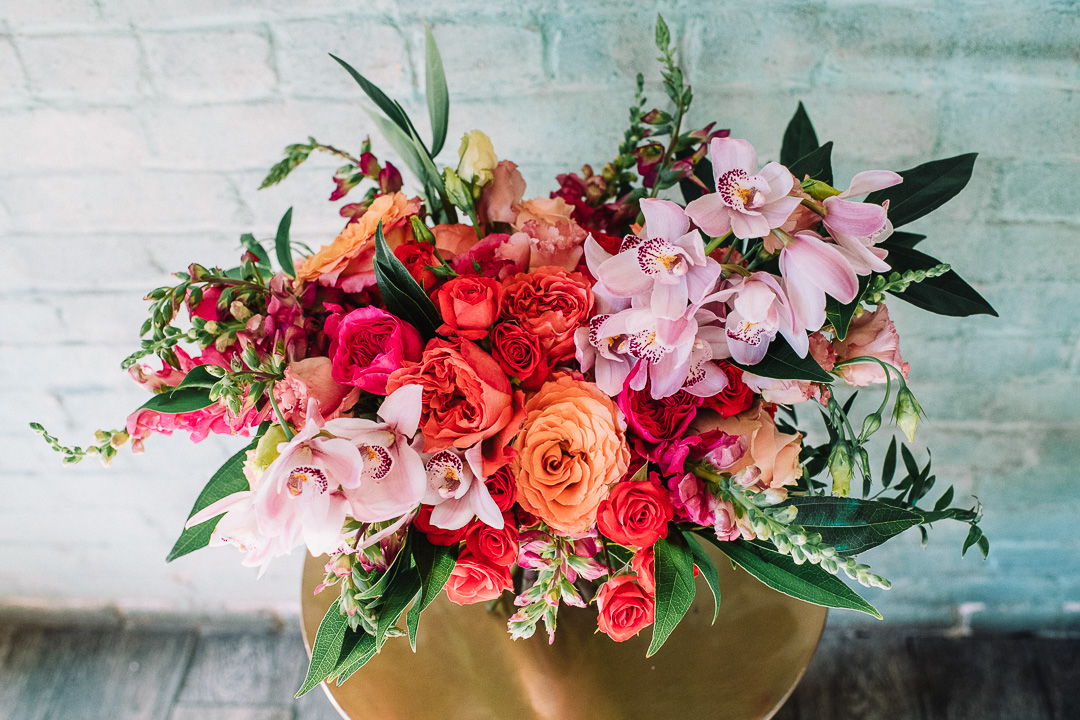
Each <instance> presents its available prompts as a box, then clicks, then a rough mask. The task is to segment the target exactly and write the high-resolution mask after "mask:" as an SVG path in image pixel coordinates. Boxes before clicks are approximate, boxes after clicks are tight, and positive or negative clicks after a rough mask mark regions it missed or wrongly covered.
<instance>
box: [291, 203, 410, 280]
mask: <svg viewBox="0 0 1080 720" xmlns="http://www.w3.org/2000/svg"><path fill="white" fill-rule="evenodd" d="M419 210H420V199H419V198H413V199H411V200H410V199H409V198H407V197H405V194H404V193H400V192H398V193H394V194H393V195H380V196H379V197H377V198H375V200H374V201H373V202H372V203H371V206H370V207H369V208H368V209H367V212H365V213H364V214H363V215H361V216H360V219H359V220H357V221H356V222H352V223H349V224H348V225H346V226H345V229H344V230H342V231H341V234H340V235H338V236H337V237H336V238H335V239H334V242H332V243H330V244H329V245H324V246H323V247H321V248H319V251H318V252H317V253H315V254H314V255H312V256H311V257H309V258H308V259H307V260H305V261H304V264H303V265H302V266H301V267H300V269H299V270H297V273H296V279H297V280H300V281H304V282H310V281H312V280H318V281H319V283H320V284H322V285H330V286H335V287H340V288H341V289H343V290H344V291H345V292H360V291H361V290H363V289H364V288H366V287H368V286H370V285H374V284H375V267H374V262H375V243H374V239H375V230H376V228H378V226H379V221H382V226H383V235H384V236H386V243H387V244H388V245H389V246H390V247H391V248H395V247H397V246H398V245H400V244H401V243H403V242H409V241H411V240H412V226H411V225H410V224H409V217H410V216H412V215H415V214H416V213H417V212H419Z"/></svg>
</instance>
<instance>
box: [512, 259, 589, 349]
mask: <svg viewBox="0 0 1080 720" xmlns="http://www.w3.org/2000/svg"><path fill="white" fill-rule="evenodd" d="M503 288H504V289H505V291H506V292H505V294H504V295H503V315H504V316H505V317H506V318H507V319H509V320H516V321H517V322H518V324H519V325H521V327H523V328H524V329H525V330H527V331H528V332H530V333H532V334H533V335H535V336H536V337H538V338H540V346H541V347H542V348H543V350H544V352H545V353H547V355H548V362H549V363H550V364H551V365H557V364H559V363H561V362H566V361H568V360H571V359H572V358H573V357H574V332H575V331H576V330H577V329H578V328H579V327H582V326H584V325H587V324H588V323H589V317H590V316H591V315H592V309H593V292H592V283H591V282H589V279H588V278H587V277H585V276H584V275H582V274H581V273H577V272H567V271H566V270H564V269H563V268H561V267H558V266H551V267H542V268H539V269H537V270H534V271H532V272H528V273H518V274H517V275H514V276H513V277H510V278H507V279H506V280H504V281H503Z"/></svg>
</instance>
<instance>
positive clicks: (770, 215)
mask: <svg viewBox="0 0 1080 720" xmlns="http://www.w3.org/2000/svg"><path fill="white" fill-rule="evenodd" d="M709 154H710V157H711V158H712V167H713V185H714V187H715V188H716V192H713V193H709V194H708V195H702V196H701V197H699V198H698V199H697V200H694V201H692V202H691V203H690V204H689V205H687V206H686V214H687V215H689V216H690V218H691V219H692V220H693V221H694V222H695V223H697V225H698V227H700V228H701V229H702V230H704V231H705V232H707V233H708V234H709V235H711V236H713V237H722V236H724V235H727V233H728V231H731V232H733V233H734V234H735V237H739V238H757V237H765V236H766V235H768V234H769V230H771V229H772V228H776V227H780V226H781V225H783V224H784V222H785V221H786V220H787V219H788V217H789V216H790V215H791V213H792V212H794V210H795V208H797V207H798V206H799V203H800V202H802V200H801V199H800V198H797V197H789V196H788V193H789V192H791V187H792V185H794V184H795V178H794V177H792V175H791V173H790V172H788V169H787V168H785V167H784V166H783V165H781V164H780V163H775V162H771V163H769V164H768V165H766V166H765V167H763V168H761V170H760V171H759V172H758V173H757V174H756V175H752V174H751V173H753V172H754V171H755V169H756V168H757V153H756V152H755V151H754V146H753V145H751V144H750V143H749V142H747V141H746V140H737V139H735V138H729V137H724V138H713V140H712V142H711V143H710V145H709ZM643 204H644V203H643Z"/></svg>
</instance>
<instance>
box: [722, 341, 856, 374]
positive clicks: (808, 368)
mask: <svg viewBox="0 0 1080 720" xmlns="http://www.w3.org/2000/svg"><path fill="white" fill-rule="evenodd" d="M728 362H731V364H732V365H734V366H735V367H737V368H739V369H740V370H745V371H747V372H751V373H753V374H755V375H760V376H761V377H767V378H775V379H777V380H811V381H813V382H820V383H831V382H832V381H833V380H834V379H835V378H833V376H832V375H830V374H829V373H828V372H826V371H825V370H824V369H823V368H822V367H821V366H820V365H818V364H817V361H816V360H814V358H813V357H812V356H811V355H810V353H807V354H806V357H804V358H801V357H799V356H798V355H797V354H796V353H795V351H794V350H793V349H792V348H791V345H789V344H788V341H787V340H785V339H784V338H783V336H781V335H777V336H776V337H775V338H773V341H772V344H771V345H770V346H769V352H767V353H766V354H765V357H764V358H763V359H762V360H761V362H759V363H757V364H756V365H743V364H741V363H737V362H733V361H730V360H729V361H728Z"/></svg>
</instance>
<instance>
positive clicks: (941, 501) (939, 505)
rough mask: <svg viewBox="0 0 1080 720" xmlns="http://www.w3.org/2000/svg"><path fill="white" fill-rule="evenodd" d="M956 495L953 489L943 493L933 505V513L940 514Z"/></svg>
mask: <svg viewBox="0 0 1080 720" xmlns="http://www.w3.org/2000/svg"><path fill="white" fill-rule="evenodd" d="M955 494H956V490H955V488H952V487H950V488H949V489H948V490H946V491H945V493H944V494H943V495H942V496H941V497H939V498H938V501H937V502H936V503H934V512H941V511H942V510H944V509H945V508H947V507H949V504H950V503H952V501H953V496H954V495H955Z"/></svg>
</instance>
